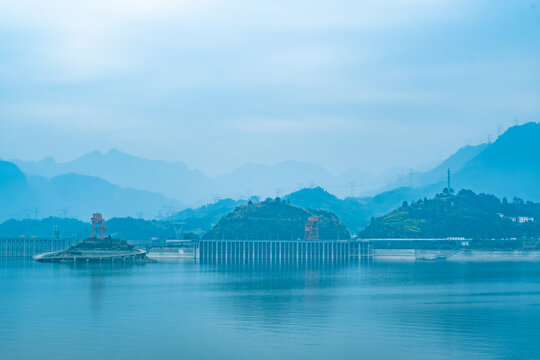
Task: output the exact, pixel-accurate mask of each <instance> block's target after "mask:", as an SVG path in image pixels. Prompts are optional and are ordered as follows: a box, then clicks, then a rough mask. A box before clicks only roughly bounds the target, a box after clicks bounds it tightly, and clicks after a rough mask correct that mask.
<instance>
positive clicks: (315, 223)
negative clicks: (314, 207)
mask: <svg viewBox="0 0 540 360" xmlns="http://www.w3.org/2000/svg"><path fill="white" fill-rule="evenodd" d="M304 240H309V241H317V240H319V217H318V216H310V217H308V221H307V222H306V235H305V236H304Z"/></svg>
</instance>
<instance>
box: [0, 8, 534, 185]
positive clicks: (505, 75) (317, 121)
mask: <svg viewBox="0 0 540 360" xmlns="http://www.w3.org/2000/svg"><path fill="white" fill-rule="evenodd" d="M526 121H540V3H539V4H538V5H537V4H536V1H535V0H528V1H521V0H506V1H503V0H500V1H497V0H489V1H482V0H475V1H471V0H464V1H461V0H448V1H445V0H443V1H427V0H409V1H404V0H392V1H384V0H373V1H359V0H332V1H319V0H309V1H308V0H305V1H304V0H295V1H290V0H287V1H279V0H271V1H270V0H269V1H266V0H227V1H220V0H196V1H195V0H193V1H191V0H189V1H188V0H179V1H168V0H152V1H148V0H107V1H98V0H93V1H90V0H88V1H77V0H65V1H64V0H49V1H42V0H38V1H26V0H17V1H13V0H0V157H1V158H4V159H9V158H20V159H40V158H42V157H44V156H47V155H52V156H54V157H55V158H57V159H58V160H62V161H65V160H71V159H73V158H75V157H77V156H79V155H82V154H84V153H86V152H89V151H92V150H95V149H98V150H101V151H107V150H109V149H111V148H118V149H120V150H123V151H126V152H129V153H133V154H135V155H138V156H143V157H147V158H154V159H165V160H181V161H184V162H186V163H187V164H188V165H189V166H190V167H193V168H198V169H201V170H203V171H205V172H207V173H208V174H210V175H216V174H220V173H224V172H227V171H228V170H231V169H232V168H235V167H237V166H240V165H242V164H244V163H246V162H256V163H267V164H271V163H275V162H278V161H281V160H304V161H310V162H313V163H316V164H320V165H323V166H325V167H326V168H328V169H329V170H331V171H333V172H337V171H341V170H344V169H347V168H360V169H364V170H367V171H371V172H379V171H382V170H384V169H387V168H392V167H418V166H422V165H424V164H430V163H433V162H435V161H438V160H440V159H442V158H444V157H445V156H447V155H449V154H451V153H452V152H454V151H455V150H456V149H457V148H459V147H461V146H463V145H466V144H467V143H471V144H477V143H479V142H481V141H485V140H486V138H487V135H488V134H490V135H492V136H496V135H497V131H498V127H499V126H501V128H502V129H503V130H504V129H505V128H506V127H508V126H510V125H512V124H513V123H515V122H519V123H523V122H526Z"/></svg>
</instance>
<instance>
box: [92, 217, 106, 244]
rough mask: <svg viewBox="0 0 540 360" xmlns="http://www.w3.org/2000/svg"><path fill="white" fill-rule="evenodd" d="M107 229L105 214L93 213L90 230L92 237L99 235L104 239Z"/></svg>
mask: <svg viewBox="0 0 540 360" xmlns="http://www.w3.org/2000/svg"><path fill="white" fill-rule="evenodd" d="M106 229H107V226H106V225H105V220H104V219H103V216H102V215H101V214H100V213H94V214H92V230H91V231H90V237H91V238H93V237H97V238H98V239H103V238H104V237H105V230H106ZM96 234H98V235H96Z"/></svg>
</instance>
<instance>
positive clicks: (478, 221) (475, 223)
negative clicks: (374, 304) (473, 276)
mask: <svg viewBox="0 0 540 360" xmlns="http://www.w3.org/2000/svg"><path fill="white" fill-rule="evenodd" d="M520 218H521V220H522V221H525V220H527V221H526V222H524V223H520ZM539 218H540V204H538V203H532V202H524V201H523V200H521V199H518V198H515V199H514V200H513V201H512V202H508V201H507V200H506V199H503V200H502V201H501V200H500V199H498V198H497V197H495V196H494V195H488V194H476V193H474V192H472V191H470V190H461V191H460V192H459V193H458V194H457V195H453V194H448V193H444V194H438V195H437V196H435V198H433V199H422V200H418V201H416V202H414V203H412V204H408V203H407V202H404V203H403V204H402V205H401V206H400V207H399V208H397V209H395V210H394V211H392V212H390V213H389V214H387V215H385V216H382V217H379V218H374V219H372V220H371V223H370V224H369V225H368V226H367V228H366V229H365V230H364V231H362V232H360V234H359V237H361V238H447V237H466V238H478V239H491V238H498V239H501V238H514V237H515V238H538V237H539V236H540V224H539V223H538V221H536V220H537V219H539ZM533 219H534V220H533Z"/></svg>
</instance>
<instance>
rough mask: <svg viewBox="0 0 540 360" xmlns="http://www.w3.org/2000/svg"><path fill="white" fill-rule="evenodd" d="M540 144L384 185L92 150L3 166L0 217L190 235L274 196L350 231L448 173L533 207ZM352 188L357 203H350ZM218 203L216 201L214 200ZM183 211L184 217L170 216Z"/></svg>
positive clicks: (458, 159) (284, 168)
mask: <svg viewBox="0 0 540 360" xmlns="http://www.w3.org/2000/svg"><path fill="white" fill-rule="evenodd" d="M539 140H540V124H538V123H528V124H525V125H522V126H515V127H512V128H510V129H509V130H508V131H506V132H505V133H504V134H503V135H501V136H500V137H499V138H498V139H497V140H496V141H495V142H494V143H492V144H481V145H477V146H466V147H463V148H461V149H458V151H457V152H456V153H455V154H453V155H452V156H450V157H449V158H448V159H446V160H445V161H443V162H442V163H441V164H439V165H438V166H436V167H434V168H433V169H432V170H430V171H426V172H414V171H412V172H411V173H409V174H408V175H405V176H403V177H402V178H401V179H400V180H396V179H395V174H393V175H394V177H390V178H386V179H385V180H383V179H384V176H383V177H377V176H374V175H370V174H368V173H366V172H363V171H361V170H355V169H351V170H348V171H346V172H343V173H342V174H338V175H333V174H331V173H330V172H328V171H327V170H326V169H324V168H322V167H320V166H317V165H314V164H310V163H305V162H296V161H286V162H281V163H278V164H275V165H272V166H267V165H258V164H246V165H245V166H243V167H240V168H238V169H236V170H235V171H233V172H231V173H229V174H226V175H222V176H219V177H217V178H210V177H208V176H206V175H205V174H204V173H202V172H201V171H198V170H193V169H190V168H189V167H188V166H186V165H185V164H184V163H182V162H166V161H157V160H147V159H141V158H138V157H136V156H132V155H129V154H125V153H123V152H120V151H118V150H111V151H109V152H107V153H105V154H103V153H100V152H97V151H95V152H92V153H90V154H87V155H84V156H82V157H80V158H78V159H75V160H73V161H71V162H66V163H59V162H56V161H54V159H52V158H45V159H43V160H40V161H20V160H13V162H7V161H2V162H0V201H2V204H3V206H2V208H1V209H0V219H7V218H12V217H13V218H29V217H34V218H37V217H46V216H72V217H76V218H81V219H86V218H88V216H89V214H91V213H92V212H93V211H102V212H103V213H104V214H105V215H106V216H107V217H113V216H118V217H119V216H133V217H144V218H148V219H152V218H169V219H172V220H182V221H183V220H185V219H188V218H190V219H191V220H193V219H199V220H197V221H199V222H198V223H197V222H196V221H195V222H193V223H192V225H193V230H194V231H199V232H202V231H205V230H207V229H208V228H209V226H211V224H215V223H217V222H218V221H219V219H220V217H221V216H223V215H225V214H226V213H228V212H229V211H232V210H234V208H235V207H236V206H238V205H239V204H242V203H245V202H247V199H249V198H250V197H251V196H259V197H260V198H265V197H267V196H270V197H274V196H278V195H279V196H281V197H286V199H287V200H289V201H290V202H291V204H294V205H296V206H300V207H304V208H311V209H318V210H326V211H332V212H334V213H336V214H337V215H338V217H339V218H340V219H341V220H342V221H343V222H344V223H345V225H346V226H347V227H348V228H349V229H350V230H351V231H358V230H359V229H361V228H362V227H363V226H365V225H366V224H367V223H369V221H370V219H371V217H374V216H380V215H383V214H385V213H386V212H388V211H390V210H392V209H393V208H395V207H396V206H398V205H400V204H401V202H402V201H405V200H406V201H414V200H417V199H419V198H423V197H426V196H428V197H429V196H433V195H435V194H436V193H437V192H439V191H440V190H441V189H442V188H443V187H445V186H446V176H447V170H448V168H450V169H451V171H452V187H453V188H455V189H457V190H459V189H462V188H465V189H471V190H473V191H476V192H488V193H492V194H495V195H497V196H499V197H504V196H506V197H508V198H512V197H513V196H519V197H522V198H525V199H528V200H532V201H539V200H540V189H539V188H538V186H537V184H538V183H540V162H538V155H539V154H540V142H539ZM362 184H364V186H366V188H371V190H370V193H371V194H372V195H370V196H366V195H365V196H358V186H359V185H362ZM302 189H304V190H302ZM299 190H300V191H299ZM351 190H352V191H356V194H355V195H356V196H350V195H351V192H352V191H351ZM348 195H349V196H348ZM219 198H225V199H223V200H222V201H217V202H216V200H219ZM227 198H230V199H227ZM242 199H244V200H242ZM198 204H199V205H203V204H205V206H203V207H198ZM186 206H191V208H192V209H186V210H185V211H183V212H179V213H176V215H174V216H173V214H175V212H177V211H178V210H181V209H183V208H186ZM191 220H190V221H191Z"/></svg>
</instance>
